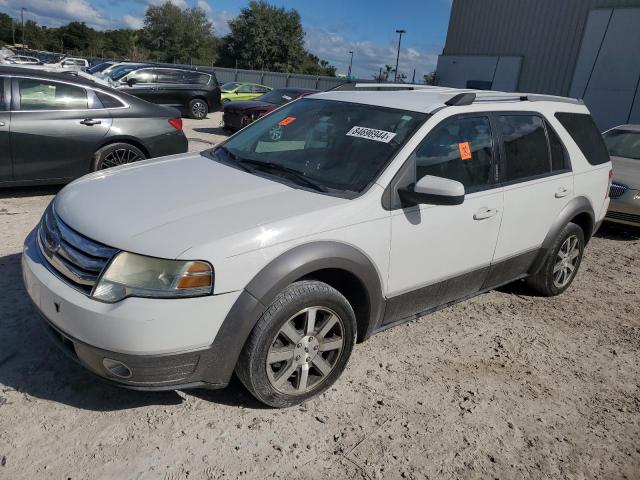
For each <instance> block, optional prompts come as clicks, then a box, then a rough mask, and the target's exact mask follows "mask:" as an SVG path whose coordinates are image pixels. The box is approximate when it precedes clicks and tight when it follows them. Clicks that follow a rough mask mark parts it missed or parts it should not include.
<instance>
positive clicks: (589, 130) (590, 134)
mask: <svg viewBox="0 0 640 480" xmlns="http://www.w3.org/2000/svg"><path fill="white" fill-rule="evenodd" d="M555 116H556V118H557V119H558V121H559V122H560V123H561V124H562V126H563V127H564V128H565V130H566V131H567V132H569V135H571V138H573V141H574V142H576V144H577V145H578V147H579V148H580V151H581V152H582V154H583V155H584V156H585V158H586V159H587V161H588V162H589V163H590V164H591V165H601V164H603V163H607V162H608V161H609V152H608V151H607V147H606V145H605V144H604V140H603V139H602V135H600V132H599V131H598V127H596V124H595V123H594V121H593V118H592V117H591V115H589V114H586V113H568V112H557V113H556V114H555Z"/></svg>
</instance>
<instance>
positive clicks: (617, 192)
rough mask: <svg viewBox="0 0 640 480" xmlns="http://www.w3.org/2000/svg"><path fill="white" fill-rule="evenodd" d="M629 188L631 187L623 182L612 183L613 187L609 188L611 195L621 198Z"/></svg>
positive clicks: (611, 196)
mask: <svg viewBox="0 0 640 480" xmlns="http://www.w3.org/2000/svg"><path fill="white" fill-rule="evenodd" d="M628 189H629V187H627V186H626V185H623V184H621V183H612V184H611V188H610V189H609V197H610V198H620V197H621V196H622V195H624V192H626V191H627V190H628Z"/></svg>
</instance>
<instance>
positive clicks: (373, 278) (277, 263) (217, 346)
mask: <svg viewBox="0 0 640 480" xmlns="http://www.w3.org/2000/svg"><path fill="white" fill-rule="evenodd" d="M323 269H341V270H345V271H348V272H349V273H350V274H352V275H353V276H355V277H356V278H357V279H358V280H359V281H360V282H361V284H362V286H363V287H364V290H365V292H366V296H367V301H368V304H369V311H368V313H369V319H368V323H367V328H366V331H365V332H362V334H361V333H360V332H359V336H361V338H367V337H368V336H370V335H371V333H372V332H373V331H374V330H375V328H376V327H377V326H378V325H379V324H380V322H381V321H382V318H383V316H384V307H385V302H384V299H383V294H382V281H381V280H380V275H379V274H378V271H377V269H376V267H375V265H374V263H373V262H372V261H371V259H370V258H369V257H368V256H367V255H365V254H364V253H363V252H362V251H361V250H359V249H358V248H356V247H354V246H352V245H348V244H346V243H341V242H332V241H320V242H312V243H306V244H303V245H299V246H296V247H294V248H292V249H291V250H288V251H286V252H284V253H283V254H281V255H280V256H278V257H276V258H275V259H274V260H272V261H271V262H270V263H269V264H268V265H267V266H265V267H264V268H263V269H262V270H260V272H258V274H257V275H256V276H255V277H253V279H252V280H251V281H250V282H249V283H248V284H247V286H246V287H245V288H244V290H243V291H242V292H241V293H240V296H239V297H238V299H237V300H236V302H235V303H234V305H233V307H232V308H231V310H230V311H229V313H228V314H227V316H226V318H225V319H224V322H223V323H222V325H221V326H220V329H219V330H218V333H217V335H216V338H215V340H214V341H213V344H212V345H211V349H212V351H213V355H212V359H211V361H210V364H209V365H208V367H207V371H208V372H209V374H208V375H207V377H211V378H207V379H206V381H207V382H210V383H214V384H218V385H220V384H227V383H228V382H229V379H230V378H231V375H232V374H233V371H234V369H235V366H236V363H237V361H238V357H239V356H240V353H241V351H242V348H243V347H244V344H245V342H246V341H247V338H248V337H249V335H250V334H251V331H252V330H253V327H254V326H255V325H256V323H257V322H258V320H259V319H260V316H261V315H262V314H263V313H264V311H265V310H266V309H267V307H268V306H269V304H270V303H271V302H272V301H273V299H274V298H275V297H276V296H277V295H278V293H280V292H281V291H282V290H283V289H284V288H285V287H286V286H287V285H290V284H291V283H293V282H295V281H296V280H298V279H300V278H302V277H305V276H307V275H309V274H311V273H313V272H315V271H318V270H323Z"/></svg>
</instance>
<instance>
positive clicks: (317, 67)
mask: <svg viewBox="0 0 640 480" xmlns="http://www.w3.org/2000/svg"><path fill="white" fill-rule="evenodd" d="M229 28H230V29H231V32H230V33H229V35H227V36H226V37H224V38H223V39H222V45H221V48H220V57H221V58H220V64H221V65H222V66H226V67H235V66H236V65H237V66H238V67H239V68H250V69H255V70H269V71H274V72H285V73H293V72H300V73H308V74H313V75H335V67H333V66H331V65H329V63H328V62H326V61H320V59H318V57H316V56H315V55H312V54H311V53H309V52H307V51H306V50H305V48H304V30H303V28H302V23H301V22H300V14H299V13H298V12H297V10H295V9H292V10H286V9H285V8H279V7H275V6H273V5H270V4H268V3H267V2H264V1H252V2H250V3H249V6H248V7H246V8H244V9H242V11H241V12H240V15H238V16H237V17H236V18H235V19H234V20H232V21H230V22H229Z"/></svg>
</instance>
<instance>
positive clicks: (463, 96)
mask: <svg viewBox="0 0 640 480" xmlns="http://www.w3.org/2000/svg"><path fill="white" fill-rule="evenodd" d="M436 88H438V87H436ZM435 91H436V92H438V93H451V97H449V99H447V100H446V101H445V102H444V105H442V106H440V107H437V108H436V109H434V110H432V112H431V113H435V112H436V111H438V110H440V109H442V108H445V107H462V106H466V105H472V104H474V103H485V102H549V101H551V102H562V103H571V104H574V105H583V104H584V102H583V101H582V100H581V99H579V98H568V97H559V96H556V95H544V94H538V93H512V92H494V91H491V90H475V91H468V90H467V91H465V90H461V89H453V88H452V89H438V90H435Z"/></svg>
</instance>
